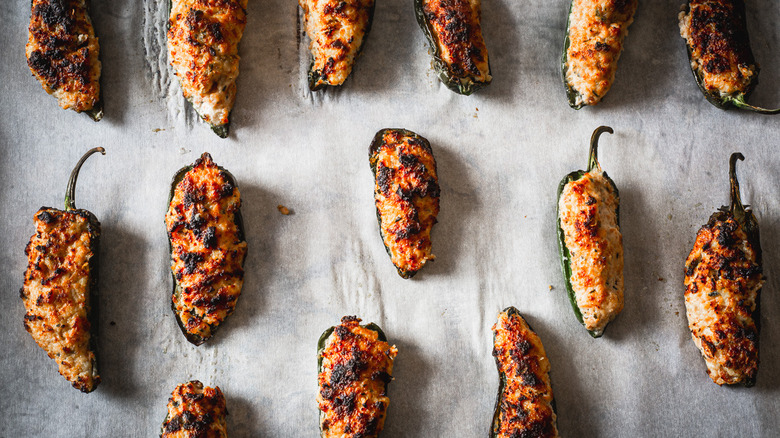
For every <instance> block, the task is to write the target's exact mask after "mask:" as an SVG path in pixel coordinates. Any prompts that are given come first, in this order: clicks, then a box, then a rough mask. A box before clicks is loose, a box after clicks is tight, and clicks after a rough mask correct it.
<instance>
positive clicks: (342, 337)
mask: <svg viewBox="0 0 780 438" xmlns="http://www.w3.org/2000/svg"><path fill="white" fill-rule="evenodd" d="M327 333H328V332H327V331H326V334H327ZM397 354H398V350H397V349H396V348H395V346H392V347H391V346H390V344H388V343H387V342H385V341H384V340H381V339H380V336H379V333H378V332H377V331H375V330H371V329H369V328H367V327H363V326H360V319H359V318H357V317H354V316H345V317H344V318H342V319H341V324H340V325H338V326H336V327H334V328H333V329H332V332H331V334H330V335H329V336H328V338H327V339H326V340H325V344H324V346H323V348H322V350H321V351H320V352H319V354H318V355H319V360H320V361H321V362H320V367H319V368H320V369H319V375H318V376H317V380H318V382H319V393H318V394H317V403H318V404H319V408H320V434H321V436H322V437H324V438H328V437H333V438H336V437H338V438H372V437H377V436H379V433H380V432H381V431H382V428H383V427H384V424H385V415H386V414H387V407H388V405H389V404H390V399H389V398H388V397H387V385H388V383H390V381H392V380H393V377H392V375H393V360H394V359H395V356H396V355H397Z"/></svg>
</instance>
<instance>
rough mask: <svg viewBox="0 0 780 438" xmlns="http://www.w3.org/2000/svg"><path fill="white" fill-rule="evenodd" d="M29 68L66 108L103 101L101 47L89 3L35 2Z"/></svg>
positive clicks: (67, 0) (80, 108) (72, 0)
mask: <svg viewBox="0 0 780 438" xmlns="http://www.w3.org/2000/svg"><path fill="white" fill-rule="evenodd" d="M29 32H30V33H29V38H28V40H27V47H26V53H27V65H28V66H29V67H30V70H31V71H32V73H33V75H34V76H35V77H36V78H37V79H38V81H39V82H40V83H41V85H42V86H43V89H44V90H46V92H47V93H49V94H52V95H53V96H54V97H56V98H57V101H58V102H59V104H60V106H61V107H62V108H64V109H73V110H75V111H77V112H81V111H88V110H91V109H93V108H95V106H96V105H98V102H99V101H100V71H101V64H100V60H99V59H98V55H99V52H100V46H99V44H98V39H97V37H96V36H95V30H94V29H93V27H92V20H91V19H90V17H89V14H88V11H87V5H86V2H85V0H61V1H56V0H33V1H32V13H31V16H30V27H29Z"/></svg>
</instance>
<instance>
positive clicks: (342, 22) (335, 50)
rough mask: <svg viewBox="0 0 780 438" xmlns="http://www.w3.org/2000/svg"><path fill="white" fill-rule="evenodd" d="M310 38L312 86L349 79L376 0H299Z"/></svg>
mask: <svg viewBox="0 0 780 438" xmlns="http://www.w3.org/2000/svg"><path fill="white" fill-rule="evenodd" d="M298 4H299V5H300V6H301V9H303V19H304V27H305V28H306V34H307V35H308V36H309V39H310V40H311V44H310V45H309V49H310V50H311V53H312V56H313V58H314V59H313V61H312V67H311V75H312V76H314V77H315V79H314V82H313V83H312V85H313V87H312V89H315V90H316V89H318V88H320V87H321V86H323V85H332V86H335V85H341V84H343V83H344V81H345V80H346V79H347V76H349V74H350V72H352V66H353V65H355V59H357V57H358V55H359V54H360V49H361V48H362V46H363V43H364V40H365V38H366V35H367V33H368V31H369V29H370V28H371V15H372V13H373V9H374V0H346V1H344V0H298Z"/></svg>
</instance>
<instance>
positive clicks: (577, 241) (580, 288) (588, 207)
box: [558, 168, 623, 333]
mask: <svg viewBox="0 0 780 438" xmlns="http://www.w3.org/2000/svg"><path fill="white" fill-rule="evenodd" d="M619 203H620V200H619V199H618V194H617V192H615V189H614V187H612V184H610V183H609V181H608V180H607V179H606V178H605V177H604V173H603V172H602V171H601V169H600V168H596V169H594V170H592V171H591V172H588V173H586V174H585V175H584V176H583V177H582V178H580V179H579V180H576V181H572V182H570V183H568V184H567V185H566V187H564V189H563V192H562V193H561V198H560V201H559V205H558V210H559V212H560V220H561V229H562V230H563V232H564V238H565V242H566V247H567V248H568V249H569V254H570V260H569V261H570V265H571V278H570V279H569V280H570V281H571V285H572V289H573V290H574V295H575V297H576V301H577V306H578V307H579V309H580V312H581V313H582V320H583V323H584V325H585V328H586V329H588V330H590V331H593V332H595V333H601V332H603V331H604V328H605V327H606V326H607V323H609V322H610V321H612V320H613V319H614V318H615V317H616V316H617V315H618V313H620V311H621V310H623V236H622V235H621V234H620V228H619V227H618V223H617V208H618V204H619Z"/></svg>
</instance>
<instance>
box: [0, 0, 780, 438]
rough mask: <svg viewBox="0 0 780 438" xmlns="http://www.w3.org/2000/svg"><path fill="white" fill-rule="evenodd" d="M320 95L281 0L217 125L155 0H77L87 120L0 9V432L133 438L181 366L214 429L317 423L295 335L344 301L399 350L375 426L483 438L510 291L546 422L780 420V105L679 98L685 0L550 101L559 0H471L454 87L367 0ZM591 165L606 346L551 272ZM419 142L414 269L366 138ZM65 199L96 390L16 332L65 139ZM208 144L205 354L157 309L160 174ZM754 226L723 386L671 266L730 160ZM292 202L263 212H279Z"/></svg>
mask: <svg viewBox="0 0 780 438" xmlns="http://www.w3.org/2000/svg"><path fill="white" fill-rule="evenodd" d="M377 3H378V4H377V8H376V14H375V17H374V26H373V30H372V31H371V34H370V36H369V40H368V43H367V45H366V47H365V51H364V53H363V55H362V57H361V58H360V60H359V61H358V63H357V66H356V67H355V69H354V71H353V74H352V76H351V78H350V79H349V80H348V81H347V83H346V84H345V85H344V86H343V88H342V89H340V90H332V91H327V92H324V93H320V94H316V95H311V93H309V92H308V91H307V90H306V89H305V74H306V68H307V64H308V62H307V59H308V52H307V45H308V42H307V41H306V39H305V38H302V35H301V30H300V26H299V22H298V20H299V17H298V11H297V5H296V3H295V2H294V1H291V0H250V3H249V8H248V14H249V21H248V24H247V27H246V32H245V34H244V38H243V40H242V41H241V45H240V54H241V57H242V59H241V65H240V69H241V73H240V76H239V78H238V98H237V101H236V105H235V108H234V110H233V113H232V121H233V122H232V129H231V137H230V138H229V139H228V140H221V139H219V138H218V137H216V136H215V135H214V134H213V133H211V131H210V130H209V129H208V128H207V127H206V126H204V125H203V124H202V123H200V122H199V121H198V119H197V117H196V116H195V114H194V112H193V111H192V109H191V108H190V107H189V106H188V105H187V104H185V101H184V99H183V98H182V97H181V93H180V90H179V88H178V85H177V83H176V81H175V78H174V77H173V75H172V74H171V73H170V72H169V70H168V67H167V59H166V54H165V52H166V51H165V20H166V13H167V5H166V4H165V2H163V1H153V0H144V1H131V0H113V1H103V0H94V1H93V2H92V14H93V19H94V22H95V26H96V31H97V33H98V35H99V37H100V43H101V56H102V60H103V66H104V70H103V87H104V88H103V89H104V97H105V118H104V119H103V121H101V122H99V123H94V122H92V121H91V120H89V119H88V118H87V117H86V116H84V115H79V114H76V113H74V112H72V111H62V110H60V109H59V107H58V105H57V103H56V101H55V99H54V98H52V97H50V96H48V95H46V94H45V93H44V92H43V91H42V89H41V87H40V85H39V84H38V82H37V81H36V80H35V79H34V78H33V77H32V76H31V74H30V71H29V69H28V68H27V66H26V60H25V56H24V45H25V43H26V40H27V25H28V20H29V14H30V10H29V2H27V1H13V2H12V1H4V2H2V3H0V22H2V23H3V26H2V32H0V54H1V56H2V62H0V91H1V92H0V96H2V105H0V141H1V142H2V145H1V146H2V147H0V163H2V164H0V166H2V170H1V173H0V184H2V189H1V190H0V219H1V221H0V227H1V228H0V230H2V232H1V233H0V235H1V236H2V239H3V240H2V245H0V281H2V294H0V307H1V308H2V312H0V347H1V348H0V351H2V354H0V388H2V393H3V396H2V397H0V436H2V437H4V438H12V437H27V436H30V437H39V436H40V437H43V436H46V437H109V436H122V437H124V436H127V437H143V436H156V435H157V434H158V433H159V427H160V424H161V423H162V421H163V418H164V417H165V414H166V403H167V399H168V397H169V396H170V393H171V391H172V390H173V388H174V387H175V386H176V385H177V384H178V383H180V382H183V381H186V380H188V379H200V380H201V381H203V382H204V383H205V384H207V385H218V386H220V387H221V388H222V390H223V391H224V393H225V395H226V397H227V404H228V410H229V412H230V415H229V417H228V427H229V433H230V436H231V437H250V436H251V437H313V436H317V434H318V414H317V405H316V401H315V396H316V392H317V381H316V358H315V352H316V342H317V339H318V337H319V335H320V333H321V332H322V331H323V330H325V329H326V328H327V327H329V326H332V325H334V324H336V323H338V321H339V319H340V318H341V317H342V316H344V315H358V316H360V317H361V318H363V320H364V321H365V322H369V321H374V322H376V323H378V324H379V325H380V326H382V327H383V328H384V330H385V331H386V333H387V335H388V337H389V338H390V341H391V342H393V343H394V344H395V345H397V347H398V350H399V354H398V358H397V360H396V368H395V373H394V375H395V381H394V382H393V383H392V384H391V385H390V397H391V404H390V408H389V413H388V417H387V422H386V427H385V432H384V435H383V436H386V437H480V436H486V435H487V433H488V430H489V426H490V421H491V416H492V412H493V406H494V405H493V404H494V400H495V396H496V391H497V387H498V377H497V372H496V369H495V363H494V360H493V357H492V356H491V349H492V334H491V331H490V327H491V325H492V324H493V323H494V321H495V318H496V315H497V313H498V312H499V311H500V310H501V309H503V308H504V307H507V306H510V305H513V306H516V307H517V308H518V309H520V311H521V312H522V313H523V314H524V315H525V316H526V317H527V319H528V320H529V322H530V323H531V325H532V326H533V327H534V328H535V329H536V331H537V332H538V333H539V335H540V336H541V338H542V341H543V343H544V346H545V347H546V349H547V353H548V355H549V358H550V362H551V364H552V383H553V389H554V393H555V399H556V401H557V409H558V427H559V429H560V432H561V434H562V436H567V437H580V436H582V437H591V436H593V437H595V436H602V437H612V436H622V437H661V436H666V437H685V436H707V437H710V436H720V437H734V436H740V437H743V436H744V437H747V436H751V437H757V436H763V437H772V436H777V434H778V433H780V432H778V431H779V430H780V415H778V412H780V396H779V394H778V392H779V391H780V387H779V386H780V365H778V348H780V346H778V338H779V337H780V325H779V323H778V318H776V314H777V313H778V310H780V309H778V305H779V303H778V298H777V296H778V295H777V294H778V291H779V290H780V287H779V286H780V285H778V281H777V278H778V277H779V276H780V250H778V249H777V248H778V246H777V242H778V238H779V237H780V197H779V196H778V195H780V182H778V178H777V169H778V168H779V166H780V152H779V151H778V150H777V149H778V146H780V144H779V143H780V129H778V128H780V119H779V118H778V117H771V116H760V115H754V114H749V113H745V112H738V111H729V112H725V111H721V110H718V109H716V108H715V107H713V106H712V105H710V104H709V103H707V102H706V101H705V100H704V98H703V97H702V95H701V93H700V92H699V90H698V89H697V87H696V85H695V83H694V81H693V78H692V75H691V73H690V70H689V68H688V61H687V58H686V54H685V47H684V42H683V40H682V39H681V38H680V36H679V31H678V27H677V13H678V10H679V6H680V5H679V4H680V3H681V1H680V0H673V1H672V0H661V1H643V2H641V5H640V8H639V11H638V13H637V15H636V21H635V23H634V24H633V25H632V26H631V30H630V33H629V36H628V38H627V40H626V44H625V52H624V54H623V56H622V58H621V60H620V68H619V71H618V74H617V79H616V81H615V84H614V86H613V87H612V90H611V91H610V92H609V94H608V95H607V96H606V99H605V100H604V102H603V103H602V104H600V105H599V106H598V107H595V108H585V109H583V110H580V111H574V110H571V109H570V108H569V107H568V105H567V103H566V100H565V93H564V90H563V86H562V84H561V80H560V67H559V59H560V52H561V48H562V43H563V35H564V27H565V22H566V12H567V10H568V1H567V0H554V1H530V2H529V1H526V2H515V1H509V0H485V1H484V2H483V17H482V20H483V27H484V34H485V38H486V41H487V45H488V49H489V51H490V63H491V66H492V71H493V76H494V81H493V84H492V85H490V86H489V87H488V88H486V89H484V90H482V91H479V92H478V93H476V94H475V95H473V96H470V97H463V96H459V95H456V94H454V93H452V92H451V91H449V90H447V89H446V88H445V87H443V86H442V85H441V84H440V83H439V81H438V80H437V79H436V76H435V74H434V73H433V72H432V71H431V68H430V57H429V55H428V50H427V46H426V42H425V41H424V37H423V34H422V32H421V31H420V29H419V28H418V26H417V23H416V22H415V19H414V14H413V8H412V2H411V1H410V0H404V1H400V0H379V1H378V2H377ZM778 22H780V4H778V2H776V1H772V0H756V1H751V2H748V25H749V27H750V30H751V39H752V46H753V49H754V52H755V55H756V58H757V59H758V61H759V62H760V63H761V65H762V67H763V70H762V72H761V84H760V85H759V86H758V88H757V89H756V91H755V93H754V96H753V98H752V99H751V102H752V103H754V104H756V105H762V106H767V107H772V106H775V107H776V106H777V105H778V104H780V87H778V84H780V57H778V56H777V53H778V50H780V32H779V30H780V27H778V25H777V23H778ZM602 124H606V125H609V126H612V127H613V128H614V129H615V134H614V135H611V136H610V135H604V136H603V137H602V140H601V148H600V158H601V163H602V165H603V167H604V169H605V170H606V171H607V172H608V173H609V174H610V176H611V177H612V178H613V179H614V180H615V182H616V184H617V185H618V187H619V189H620V194H621V225H622V230H623V236H624V245H625V285H626V291H625V309H624V311H623V313H622V314H621V315H620V316H619V317H618V318H617V319H616V320H615V321H614V322H613V323H612V324H610V326H609V327H608V329H607V331H606V335H605V336H604V337H603V338H601V339H596V340H594V339H592V338H591V337H590V336H589V335H588V334H587V333H586V331H585V330H584V329H583V328H582V327H581V326H580V324H579V323H578V322H577V321H576V319H575V317H574V314H573V312H572V310H571V308H570V305H569V302H568V298H567V297H566V294H565V289H564V286H563V280H562V274H561V272H560V265H559V261H558V255H557V249H556V235H555V229H554V224H555V190H556V188H557V184H558V182H559V181H560V179H561V178H562V177H563V176H564V175H565V174H566V173H568V172H570V171H572V170H576V169H581V168H583V167H585V165H586V164H587V148H588V139H589V138H590V134H591V132H592V131H593V129H594V128H596V127H597V126H599V125H602ZM386 127H399V128H400V127H403V128H407V129H410V130H413V131H415V132H417V133H419V134H420V135H423V136H425V137H426V138H428V139H429V140H430V142H431V144H432V146H433V148H434V153H435V156H436V160H437V162H438V170H439V178H440V183H441V188H442V191H441V214H440V215H439V224H438V225H436V227H435V228H434V231H433V249H434V254H435V255H436V256H437V259H436V261H435V263H431V264H430V265H429V266H426V267H425V268H424V269H423V270H422V271H421V272H420V273H419V274H418V275H417V276H416V277H415V278H414V279H412V280H403V279H401V278H400V277H399V276H398V275H397V274H396V272H395V269H394V268H393V266H392V264H391V262H390V260H389V258H388V257H387V255H386V254H385V250H384V248H383V246H382V242H381V240H380V237H379V233H378V226H377V223H376V217H375V209H374V204H373V193H372V190H373V179H372V175H371V172H370V169H369V166H368V145H369V143H370V141H371V139H372V137H373V135H374V134H375V133H376V131H378V130H379V129H381V128H386ZM98 145H101V146H104V147H105V148H106V150H107V154H106V155H105V156H95V157H93V158H91V159H90V160H89V161H88V162H87V163H86V165H85V166H84V168H83V170H82V173H81V178H80V180H79V187H78V190H77V196H76V204H77V206H79V207H81V208H87V209H89V210H91V211H92V212H94V213H95V214H96V215H97V217H98V218H99V219H100V221H101V222H102V224H103V240H102V249H101V252H100V257H101V264H102V273H101V278H100V289H101V295H100V299H99V302H98V304H97V305H98V308H99V312H100V321H99V341H98V344H99V354H100V373H101V375H102V377H103V383H102V384H101V385H100V387H99V388H98V389H97V390H96V391H95V392H94V393H92V394H88V395H84V394H81V393H79V392H78V391H76V390H74V389H73V388H71V387H70V384H69V383H68V382H67V381H66V380H65V379H63V378H62V377H60V376H59V375H58V373H57V368H56V364H55V363H54V362H53V361H52V360H50V359H48V358H47V357H46V355H45V353H44V352H43V350H42V349H40V348H39V347H37V346H36V345H35V343H34V341H33V340H32V338H31V337H30V335H29V334H27V333H26V332H25V331H24V329H23V326H22V316H23V315H24V307H23V304H22V301H21V300H20V299H19V297H18V290H19V288H20V287H21V285H22V274H23V272H24V269H25V266H26V258H25V256H24V247H25V245H26V244H27V242H28V240H29V238H30V235H31V234H32V233H33V231H34V230H33V225H32V219H33V214H34V213H35V211H36V210H37V209H38V208H39V207H40V206H42V205H46V206H56V207H60V208H61V207H62V203H63V197H64V190H65V185H66V182H67V177H68V174H69V172H70V170H71V168H72V167H73V165H74V164H75V162H76V161H77V160H78V158H79V157H80V156H81V154H82V153H83V152H85V151H86V150H87V149H88V148H90V147H94V146H98ZM204 151H209V152H210V153H211V154H212V156H213V157H214V159H215V161H216V162H217V163H218V164H220V165H222V166H224V167H226V168H227V169H229V170H230V171H232V173H233V174H234V175H235V176H236V178H237V180H238V183H239V186H240V189H241V194H242V198H243V202H244V206H243V214H244V218H245V222H246V228H247V240H248V245H249V254H248V258H247V261H246V266H245V268H246V279H245V284H244V289H243V294H242V296H241V298H240V300H239V302H238V306H237V308H236V311H235V313H234V314H233V315H232V316H231V317H230V318H229V319H228V320H227V322H226V323H225V324H224V326H223V327H222V328H221V329H220V331H219V332H218V333H217V334H216V336H215V337H214V338H213V339H212V340H210V341H209V342H208V343H206V344H205V345H203V346H201V347H194V346H193V345H190V344H189V343H188V342H187V341H186V340H185V339H184V336H182V334H181V333H180V332H179V329H178V327H177V325H176V322H175V320H174V316H173V314H172V312H171V311H170V307H169V306H170V289H171V278H170V271H169V261H168V246H167V240H166V234H165V226H164V223H163V218H164V214H165V211H166V208H167V207H166V201H167V194H168V189H169V183H170V178H171V177H172V176H173V174H174V173H175V172H176V171H177V170H178V169H179V168H180V167H182V166H184V165H186V164H188V163H191V162H193V161H194V160H195V159H196V158H197V157H198V156H199V155H200V154H201V153H202V152H204ZM734 151H741V152H743V153H744V154H745V156H746V160H745V161H744V162H740V163H739V165H738V173H739V176H740V179H741V183H742V193H743V199H744V200H745V201H746V202H748V203H750V204H752V206H753V208H754V209H755V212H756V214H757V216H758V218H759V222H760V225H761V237H762V242H763V248H764V260H765V265H764V268H765V275H766V277H767V282H766V284H765V286H764V291H763V297H762V311H763V316H762V318H761V326H762V332H761V366H760V371H759V375H758V383H757V385H756V387H754V388H750V389H745V388H727V387H723V388H721V387H718V386H717V385H715V384H713V383H712V382H711V381H710V379H709V378H708V377H707V375H706V372H705V365H704V362H703V360H702V358H701V355H700V353H699V351H698V350H697V349H696V347H695V346H694V344H693V342H692V341H691V339H690V334H689V331H688V328H687V320H686V317H685V308H684V299H683V286H682V281H683V262H684V260H685V258H686V256H687V254H688V252H689V251H690V249H691V247H692V245H693V240H694V237H695V234H696V231H697V230H698V228H699V227H700V226H701V225H702V224H704V223H705V222H706V221H707V218H708V217H709V215H710V214H711V213H712V212H713V211H714V210H715V209H716V208H717V207H719V206H721V205H723V204H727V203H728V178H727V171H728V158H729V155H730V154H731V153H732V152H734ZM279 204H283V205H285V206H287V207H288V208H290V209H291V210H292V211H293V214H292V215H290V216H283V215H281V214H280V213H279V212H278V211H277V205H279Z"/></svg>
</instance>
